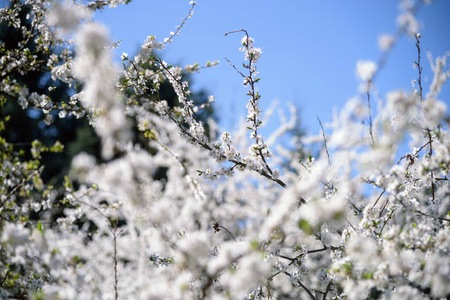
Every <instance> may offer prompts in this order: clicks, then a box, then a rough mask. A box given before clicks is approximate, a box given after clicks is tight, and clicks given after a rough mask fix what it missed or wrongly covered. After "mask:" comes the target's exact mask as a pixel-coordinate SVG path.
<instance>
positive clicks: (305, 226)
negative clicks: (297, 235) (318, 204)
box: [298, 220, 313, 234]
mask: <svg viewBox="0 0 450 300" xmlns="http://www.w3.org/2000/svg"><path fill="white" fill-rule="evenodd" d="M298 227H299V228H300V229H301V230H303V231H304V232H305V233H306V234H312V233H313V230H312V227H311V225H310V224H309V223H308V221H306V220H300V221H299V222H298Z"/></svg>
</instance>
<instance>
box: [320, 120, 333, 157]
mask: <svg viewBox="0 0 450 300" xmlns="http://www.w3.org/2000/svg"><path fill="white" fill-rule="evenodd" d="M317 120H319V124H320V128H322V135H323V141H324V143H325V151H326V152H327V157H328V164H329V165H330V166H331V159H330V153H329V152H328V147H327V138H326V136H325V130H323V126H322V122H321V121H320V119H319V116H317Z"/></svg>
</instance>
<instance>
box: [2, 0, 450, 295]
mask: <svg viewBox="0 0 450 300" xmlns="http://www.w3.org/2000/svg"><path fill="white" fill-rule="evenodd" d="M128 2H130V1H124V0H122V1H121V0H111V1H93V2H89V3H87V4H86V3H85V1H68V2H58V1H50V0H40V1H30V0H27V1H11V3H10V6H9V7H8V8H2V9H1V10H0V16H1V20H2V22H5V23H6V24H8V26H11V27H14V28H16V29H17V30H18V31H20V32H21V34H22V35H23V36H24V37H25V39H24V40H23V41H22V42H20V43H19V44H18V45H17V47H16V48H14V49H7V48H6V47H5V46H4V45H2V47H1V53H2V57H1V59H0V70H1V75H0V78H1V84H0V93H1V96H2V105H3V106H4V105H5V103H7V102H8V101H17V102H18V103H19V104H20V105H21V106H22V107H23V108H27V107H30V106H31V107H34V108H35V109H37V110H39V111H42V113H43V114H44V115H45V120H46V121H47V123H49V124H50V123H51V122H52V121H53V119H54V118H55V117H56V115H57V117H58V118H66V117H82V116H87V117H88V118H89V120H90V122H91V124H92V126H93V127H94V129H95V132H96V134H97V135H98V136H99V137H100V138H101V141H102V151H101V155H102V160H101V161H99V162H97V161H96V158H95V157H94V156H92V155H89V154H87V153H79V154H78V155H77V156H76V157H75V158H74V159H73V161H72V166H71V170H70V172H69V176H67V177H66V179H65V182H64V184H63V185H61V186H49V185H46V184H45V183H44V181H43V180H42V178H41V174H42V170H43V169H42V167H41V163H40V159H41V153H42V152H45V151H53V152H58V151H64V149H63V145H62V144H61V143H58V142H57V143H55V144H54V145H50V146H46V145H44V144H42V143H40V142H39V141H35V142H33V143H32V147H30V148H29V149H28V150H27V151H29V152H30V153H29V154H30V155H31V158H26V156H25V155H24V153H21V152H18V151H16V150H15V148H14V145H13V144H11V143H10V142H9V141H8V140H7V139H5V138H3V137H2V138H1V139H0V146H1V149H2V155H1V160H2V164H1V172H0V180H1V181H0V189H1V198H0V217H1V218H0V229H1V237H0V238H1V240H0V246H1V248H0V262H1V264H0V271H1V276H0V295H1V297H2V298H8V297H10V298H35V299H97V298H98V299H119V298H120V299H191V298H199V299H210V298H211V299H243V298H246V299H278V298H280V299H282V298H286V299H290V298H292V299H399V298H408V299H424V298H430V299H440V298H446V297H447V298H448V297H450V285H449V284H448V282H449V281H450V256H449V248H450V227H449V222H450V217H449V216H448V215H449V213H448V212H449V211H450V188H449V181H448V178H447V176H448V172H449V168H450V136H449V134H448V131H447V128H448V121H446V119H445V116H444V115H445V111H446V107H445V104H444V103H443V102H441V101H439V100H438V99H437V98H438V96H439V93H440V90H441V88H442V85H443V84H444V83H445V81H446V79H447V77H448V76H449V75H450V72H448V71H446V67H445V64H446V59H447V55H444V56H443V57H438V58H436V59H434V60H431V69H432V70H433V71H434V78H433V81H432V82H431V84H430V86H429V91H428V92H427V93H425V92H424V84H423V82H422V70H423V68H424V66H423V61H422V57H421V44H420V38H421V37H420V34H419V33H417V29H416V27H415V26H416V21H415V18H414V12H415V10H416V9H417V7H418V6H419V5H420V4H421V2H420V1H417V3H414V5H412V6H408V7H407V8H406V10H405V11H403V12H402V15H401V16H400V20H401V22H400V24H399V28H398V34H397V35H394V36H388V35H384V36H382V38H381V40H380V41H381V45H382V46H383V47H384V51H386V52H385V53H388V52H389V50H390V49H391V47H394V46H395V42H396V40H397V39H398V37H399V35H400V34H403V33H407V34H409V33H411V32H414V34H413V37H414V38H415V41H416V48H417V54H418V55H417V60H416V61H415V65H416V68H417V79H416V80H415V84H416V85H417V86H418V89H417V91H416V93H412V94H410V93H407V92H405V91H401V90H398V91H392V92H390V93H389V94H387V96H386V99H384V100H383V101H382V103H381V104H380V107H379V108H378V112H377V114H376V115H373V114H372V111H371V98H370V96H371V93H372V92H373V90H374V88H375V85H374V83H375V81H374V79H375V78H376V76H377V75H378V70H379V69H380V67H381V64H382V63H384V61H383V60H382V61H380V63H378V64H377V63H374V62H368V61H361V62H358V64H357V71H358V74H359V76H360V78H361V80H362V86H361V87H362V88H363V90H364V91H365V93H364V95H365V97H360V98H355V99H352V100H351V101H349V102H348V103H347V105H346V106H345V107H344V109H343V110H342V111H341V113H340V114H339V115H338V116H337V117H336V118H335V120H333V122H332V123H331V124H330V128H331V134H327V135H326V134H325V132H323V131H322V132H321V133H319V134H318V135H317V136H312V137H308V138H306V139H305V140H304V142H317V141H319V142H323V144H324V147H323V151H321V153H320V155H318V156H317V157H314V158H313V157H311V156H309V157H308V159H307V160H300V159H299V157H296V156H295V154H293V153H295V152H293V151H290V149H292V148H297V147H299V145H297V144H295V140H294V143H293V145H291V146H290V147H291V148H284V147H282V146H281V145H276V139H277V137H278V136H280V135H282V134H283V133H286V132H288V131H289V130H291V129H292V127H293V126H294V124H295V111H294V110H292V111H291V112H292V118H291V119H289V120H287V121H286V122H285V124H283V125H282V126H281V127H280V129H279V130H277V131H276V132H275V133H274V134H273V135H272V136H270V137H268V138H267V139H266V138H264V137H263V136H262V135H261V127H262V126H264V122H263V118H262V112H261V109H260V106H259V102H260V101H261V96H260V95H259V93H258V92H257V89H256V86H257V85H258V82H259V78H258V77H257V75H258V71H257V62H258V59H259V58H260V56H261V54H262V51H261V49H259V48H257V47H255V44H254V43H255V42H254V40H253V39H252V38H251V37H250V36H249V34H248V33H247V32H246V31H245V30H237V31H231V32H229V33H227V35H228V34H240V35H242V36H243V37H242V40H241V48H240V51H242V52H243V53H244V58H243V59H244V63H243V66H242V67H241V68H238V67H236V66H234V65H233V62H230V64H232V66H233V67H234V68H235V69H236V71H237V76H242V79H243V83H244V85H245V86H246V87H248V97H249V101H248V104H247V110H248V114H247V120H246V124H242V129H241V130H240V131H238V132H236V133H233V134H232V133H230V132H227V131H224V132H221V130H220V129H219V128H218V126H217V125H216V124H215V123H214V121H213V120H209V121H208V123H207V124H205V122H204V121H201V120H200V119H199V118H198V117H197V116H198V115H199V113H200V112H201V110H202V109H204V108H205V107H206V106H208V105H210V103H202V104H199V103H198V102H197V101H196V99H194V98H193V97H192V93H191V92H190V89H189V84H188V83H187V81H185V80H184V78H183V76H182V71H183V68H181V67H179V66H173V65H170V64H168V63H167V62H165V61H163V60H162V59H159V58H156V57H155V52H156V51H159V50H163V49H164V48H165V47H166V46H168V45H169V44H170V42H171V41H172V39H174V38H176V36H177V35H178V34H179V33H180V30H181V29H182V27H183V26H184V25H185V23H186V21H187V19H188V18H190V17H191V15H192V11H193V9H194V7H195V5H196V3H195V2H191V3H190V5H191V8H190V10H189V12H188V15H187V17H186V18H185V19H184V20H183V21H182V23H181V24H180V25H179V26H178V27H177V30H176V32H174V33H171V34H170V36H169V37H168V38H166V39H165V40H163V41H157V40H156V38H155V37H153V36H149V37H148V38H147V40H146V41H145V43H144V44H143V45H142V47H141V49H140V51H139V53H138V54H137V55H136V56H135V57H134V58H130V57H128V55H126V54H124V55H123V56H122V62H123V67H122V68H121V69H119V68H118V67H116V66H115V65H114V64H113V63H112V59H111V53H110V51H111V49H112V47H114V45H113V43H111V41H110V40H109V37H108V32H107V30H106V28H105V27H104V26H102V25H100V24H97V23H95V22H92V21H91V20H90V15H91V13H92V11H93V10H97V9H103V8H105V7H107V6H110V7H114V6H116V5H119V4H123V3H128ZM25 9H26V10H29V12H28V14H27V19H28V20H30V23H29V24H30V26H24V24H22V23H21V19H20V18H19V14H20V12H21V11H23V10H25ZM72 35H73V37H74V38H73V39H69V38H67V37H68V36H72ZM31 42H32V44H33V47H30V45H31V44H30V43H31ZM73 53H75V54H76V55H74V54H73ZM38 57H40V58H39V59H38ZM144 65H147V66H150V68H144V67H143V66H144ZM214 65H215V63H207V64H206V65H205V66H200V65H198V64H194V65H189V66H186V67H185V68H184V70H186V71H188V72H193V71H201V69H202V68H209V67H213V66H214ZM36 70H48V71H50V72H51V77H52V80H53V81H54V82H55V85H56V84H62V83H64V84H66V85H68V86H69V87H74V88H75V90H76V92H75V93H74V94H73V95H72V96H71V97H70V100H69V101H68V102H62V101H60V99H56V98H53V96H52V88H50V89H49V90H48V91H43V92H42V93H36V92H32V93H30V92H29V90H28V88H27V86H26V85H25V84H23V82H24V81H21V80H18V78H20V76H25V75H26V74H27V73H29V72H32V71H36ZM163 82H169V83H170V84H171V86H172V88H173V90H174V92H175V93H176V95H177V98H178V102H179V104H180V106H175V107H170V106H169V105H168V103H167V101H166V99H164V98H162V97H161V93H160V86H161V84H162V83H163ZM130 91H131V92H130ZM149 95H150V96H149ZM209 99H210V102H213V100H214V98H213V97H212V96H211V97H210V98H209ZM1 117H2V120H1V123H0V125H1V126H0V130H5V128H7V124H8V121H9V119H10V117H9V116H7V115H4V114H2V115H1ZM132 119H133V120H136V127H137V130H138V131H140V132H142V133H143V134H144V135H145V137H146V138H147V141H146V143H148V146H149V147H148V148H144V147H141V146H140V145H139V144H135V143H133V139H132V133H133V126H134V125H133V122H131V121H130V120H132ZM363 119H367V120H369V122H368V124H363V123H361V120H363ZM206 125H208V128H209V129H210V130H206V129H205V128H206ZM247 136H248V137H249V138H247ZM405 136H406V137H407V141H408V143H409V144H408V148H407V149H408V150H406V151H405V152H404V153H399V151H400V150H399V141H401V140H402V138H403V137H405ZM148 149H158V150H159V151H153V152H152V151H149V150H148ZM271 149H275V150H273V151H272V150H271ZM399 157H400V159H399ZM286 161H287V162H288V164H286V163H285V162H286ZM158 168H166V169H167V170H168V171H167V174H166V178H164V180H156V179H155V178H154V176H153V175H154V172H155V171H156V170H158ZM367 186H373V187H375V188H373V189H370V190H369V189H367ZM60 194H63V195H64V196H63V197H59V196H58V195H60ZM55 212H58V213H55Z"/></svg>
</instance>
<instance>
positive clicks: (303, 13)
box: [95, 0, 450, 135]
mask: <svg viewBox="0 0 450 300" xmlns="http://www.w3.org/2000/svg"><path fill="white" fill-rule="evenodd" d="M197 2H198V6H196V7H195V10H194V16H193V17H192V19H190V20H189V21H188V23H187V24H186V25H185V27H184V28H183V29H182V31H181V35H180V36H178V37H176V38H175V39H174V41H173V42H172V44H170V45H168V47H167V48H166V50H164V51H163V52H162V53H161V55H162V57H163V58H164V59H165V60H166V61H168V62H169V63H171V64H182V65H185V64H193V63H195V62H198V63H199V64H200V65H203V64H204V63H206V62H207V61H214V60H219V61H220V64H219V65H218V66H217V67H215V68H213V69H209V70H204V71H202V72H201V73H199V74H195V75H194V77H193V79H194V82H195V85H194V90H195V89H199V88H204V89H206V90H207V91H208V92H209V93H210V94H213V95H215V97H216V99H217V102H216V110H217V111H218V114H219V115H220V116H221V119H220V124H221V125H222V126H223V127H224V128H225V129H227V130H232V129H233V126H235V122H236V121H237V120H238V117H239V116H245V114H246V110H245V104H246V102H247V100H248V96H246V95H245V94H246V91H247V89H246V88H244V87H243V85H242V78H241V77H240V76H239V75H238V74H237V73H236V71H235V70H234V69H233V68H232V67H231V66H230V65H229V64H228V63H227V62H226V60H225V58H228V59H229V60H231V61H232V62H233V63H234V64H235V65H236V66H239V65H241V62H243V54H242V53H241V52H239V51H238V48H239V47H240V39H241V37H242V34H240V33H238V34H234V35H231V36H227V37H224V34H225V33H226V32H229V31H231V30H235V29H241V28H243V29H246V30H247V31H248V33H249V35H250V36H251V37H253V38H254V40H255V47H260V48H261V49H262V51H263V53H262V57H261V60H260V62H259V64H258V70H259V72H260V74H259V75H260V77H261V78H262V79H261V81H260V83H259V92H260V94H261V95H262V100H261V106H262V108H263V109H264V108H267V107H268V106H269V105H270V103H271V102H272V101H273V100H275V99H278V100H279V101H280V104H281V105H282V104H283V103H286V102H292V103H294V104H295V105H296V106H298V107H299V109H300V118H301V123H302V126H303V128H304V129H306V131H308V132H311V133H318V132H319V130H320V127H319V124H318V121H317V116H319V117H320V119H321V120H322V123H327V122H330V121H331V120H332V112H333V108H334V107H337V108H339V107H342V106H343V104H344V103H345V102H346V101H347V100H348V99H349V98H351V97H353V96H355V95H358V93H359V92H358V85H359V80H358V79H357V78H356V76H355V69H356V62H357V61H358V60H367V59H370V60H374V61H377V60H378V58H379V57H380V55H381V51H380V50H379V49H378V46H377V44H378V42H377V39H378V35H379V34H382V33H390V34H394V33H395V31H396V18H397V16H398V12H399V8H398V6H399V2H398V1H394V0H376V1H375V0H373V1H361V0H348V1H335V0H326V1H325V0H314V1H313V0H297V1H294V0H291V1H289V0H278V1H268V0H258V1H255V0H253V1H249V0H214V1H211V0H209V1H206V0H198V1H197ZM188 3H189V1H184V0H164V1H154V0H133V1H132V2H131V3H130V4H128V5H121V6H118V7H117V8H114V9H105V10H103V11H102V12H100V13H97V14H96V15H95V19H96V20H97V21H99V22H101V23H104V24H106V25H107V26H108V27H109V28H110V30H111V35H112V37H113V39H114V41H117V40H122V44H121V47H120V48H119V49H117V50H116V56H115V57H116V59H117V61H119V60H120V55H121V54H122V52H127V53H128V54H129V55H130V56H132V55H134V54H135V53H136V51H137V50H138V48H139V46H140V45H141V44H142V43H143V42H144V40H145V38H146V37H147V36H148V35H154V36H155V37H156V38H157V39H158V40H161V41H162V40H163V39H164V38H165V37H168V36H169V33H170V32H171V31H175V26H177V25H178V24H180V23H181V18H183V17H184V16H185V15H186V13H187V12H188V10H189V7H190V6H189V4H188ZM417 18H418V20H419V22H420V23H421V25H422V27H421V29H420V32H421V34H422V39H421V45H422V50H429V51H431V53H432V54H433V55H434V56H435V57H436V56H441V55H443V54H444V53H445V52H446V51H448V50H450V1H448V0H435V1H434V3H433V4H432V5H430V6H427V5H424V6H422V8H421V10H420V11H419V12H418V14H417ZM423 52H425V51H423ZM423 54H424V55H422V65H423V66H424V75H425V76H424V81H425V86H427V80H431V78H432V77H431V75H430V73H429V72H428V71H429V63H428V61H427V59H426V55H425V53H423ZM416 58H417V51H416V48H415V44H414V41H413V40H412V39H411V38H409V37H406V36H404V37H402V38H401V39H400V41H399V43H398V44H397V46H396V47H395V48H394V50H393V52H392V53H391V56H390V57H389V60H388V64H387V66H386V67H385V68H384V69H383V70H382V72H381V73H380V74H379V76H378V77H377V79H376V82H375V83H376V85H377V87H378V90H379V93H380V96H381V97H383V96H384V95H385V93H386V92H388V91H390V90H392V89H397V88H403V89H406V90H410V91H412V90H413V87H412V85H411V80H413V79H415V78H416V77H417V70H414V69H413V67H412V65H413V64H414V61H415V60H416ZM426 91H427V90H425V92H426ZM441 99H442V100H444V101H445V102H446V103H447V105H448V106H450V87H449V86H447V87H446V88H445V89H444V90H443V94H442V96H441ZM373 105H374V106H376V104H373ZM274 124H276V123H274ZM274 126H276V125H274ZM266 135H267V134H266Z"/></svg>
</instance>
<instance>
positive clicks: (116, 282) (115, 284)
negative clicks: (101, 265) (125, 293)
mask: <svg viewBox="0 0 450 300" xmlns="http://www.w3.org/2000/svg"><path fill="white" fill-rule="evenodd" d="M118 225H119V221H117V220H116V221H115V222H114V228H111V227H109V230H110V231H111V233H112V235H113V245H114V254H113V260H114V298H115V300H117V299H119V290H118V283H119V279H118V277H117V273H118V272H117V236H118V235H120V234H121V233H122V230H120V231H119V232H117V228H118Z"/></svg>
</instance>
